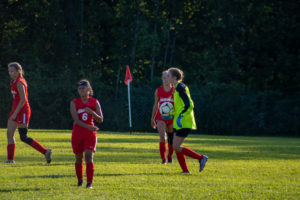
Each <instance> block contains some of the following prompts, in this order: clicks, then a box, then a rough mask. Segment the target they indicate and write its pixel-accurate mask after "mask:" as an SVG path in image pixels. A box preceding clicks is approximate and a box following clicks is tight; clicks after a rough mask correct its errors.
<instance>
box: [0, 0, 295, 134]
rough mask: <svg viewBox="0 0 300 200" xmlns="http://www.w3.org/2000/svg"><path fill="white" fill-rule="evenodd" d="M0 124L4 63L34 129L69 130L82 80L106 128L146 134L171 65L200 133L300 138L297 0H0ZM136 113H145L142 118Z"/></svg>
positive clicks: (5, 93) (7, 99)
mask: <svg viewBox="0 0 300 200" xmlns="http://www.w3.org/2000/svg"><path fill="white" fill-rule="evenodd" d="M0 2H1V3H0V79H1V82H0V91H1V97H0V105H1V106H0V111H1V116H0V119H1V121H0V125H1V127H6V120H7V116H8V113H9V109H10V105H11V96H10V94H9V87H10V86H9V77H8V74H7V63H8V62H11V61H19V62H20V63H21V64H22V65H23V67H24V70H25V77H26V79H27V81H28V84H29V95H30V103H31V106H32V112H33V113H32V114H33V115H32V120H31V127H34V128H70V127H71V125H72V121H71V118H70V115H69V107H68V106H69V101H70V100H71V99H72V98H73V97H75V96H76V82H77V81H78V80H79V79H80V78H83V77H85V78H88V79H90V80H91V83H92V86H93V87H94V90H95V94H96V97H97V98H99V99H100V101H101V102H102V106H103V110H104V116H105V119H106V120H107V121H105V123H104V124H103V126H102V128H103V129H104V130H120V131H122V130H123V131H124V130H127V126H128V113H127V109H128V108H127V99H126V94H127V93H126V88H125V85H124V84H123V79H124V74H125V66H126V65H127V64H129V65H130V68H131V71H132V75H133V79H134V81H133V82H132V87H133V88H132V95H133V96H132V101H133V102H132V103H133V122H134V123H133V126H134V127H133V128H134V130H136V131H143V130H144V131H150V130H151V127H150V117H151V109H152V104H153V94H154V91H155V88H156V87H158V86H159V85H160V84H161V80H160V79H161V72H162V71H163V70H165V69H167V68H168V67H170V66H176V67H179V68H181V69H182V70H183V71H184V72H185V79H184V82H185V83H186V84H187V85H188V86H189V87H190V89H191V94H192V98H193V99H194V101H195V106H196V108H195V111H196V112H195V113H196V118H197V123H198V130H197V132H200V133H207V134H211V133H212V134H232V135H261V134H263V135H293V136H299V129H300V127H299V123H298V122H299V121H300V115H299V113H300V112H299V109H300V105H299V102H300V97H299V91H300V90H299V89H300V82H299V80H300V75H299V63H300V62H299V35H300V33H299V22H298V21H297V20H298V19H299V12H298V10H299V7H300V6H299V3H298V1H296V0H290V1H283V0H276V1H275V0H260V1H258V0H235V1H222V0H221V1H216V0H173V1H170V0H150V1H145V0H135V1H129V0H119V1H118V0H116V1H115V0H103V1H95V0H89V1H88V0H77V1H72V0H54V1H50V0H43V1H40V0H32V1H25V0H24V1H22V0H19V1H18V0H9V1H0ZM141 118H143V119H145V121H143V122H141V120H140V119H141Z"/></svg>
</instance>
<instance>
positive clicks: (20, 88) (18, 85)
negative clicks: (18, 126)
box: [10, 82, 26, 120]
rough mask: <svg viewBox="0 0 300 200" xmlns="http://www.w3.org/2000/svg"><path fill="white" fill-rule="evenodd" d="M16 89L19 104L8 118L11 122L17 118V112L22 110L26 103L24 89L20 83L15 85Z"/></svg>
mask: <svg viewBox="0 0 300 200" xmlns="http://www.w3.org/2000/svg"><path fill="white" fill-rule="evenodd" d="M17 89H18V92H19V95H20V102H19V104H18V105H17V107H16V110H15V112H14V113H13V114H12V116H11V117H10V119H11V120H14V119H15V118H16V117H17V114H18V113H19V111H20V110H21V109H22V107H23V106H24V104H25V102H26V94H25V87H24V85H23V84H22V83H21V82H18V83H17Z"/></svg>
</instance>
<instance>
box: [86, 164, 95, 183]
mask: <svg viewBox="0 0 300 200" xmlns="http://www.w3.org/2000/svg"><path fill="white" fill-rule="evenodd" d="M93 178H94V163H93V162H91V163H86V179H87V180H86V182H87V183H93Z"/></svg>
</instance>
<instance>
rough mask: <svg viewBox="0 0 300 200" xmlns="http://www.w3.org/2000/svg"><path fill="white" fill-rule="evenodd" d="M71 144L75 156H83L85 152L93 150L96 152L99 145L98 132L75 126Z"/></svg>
mask: <svg viewBox="0 0 300 200" xmlns="http://www.w3.org/2000/svg"><path fill="white" fill-rule="evenodd" d="M71 142H72V148H73V152H74V154H81V153H83V152H84V151H85V150H92V151H94V152H95V151H96V145H97V132H96V131H90V130H88V129H86V128H83V127H80V126H78V125H74V126H73V131H72V140H71Z"/></svg>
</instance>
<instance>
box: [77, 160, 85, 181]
mask: <svg viewBox="0 0 300 200" xmlns="http://www.w3.org/2000/svg"><path fill="white" fill-rule="evenodd" d="M82 170H83V164H78V163H75V171H76V176H77V179H78V180H82V179H83V173H82Z"/></svg>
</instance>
